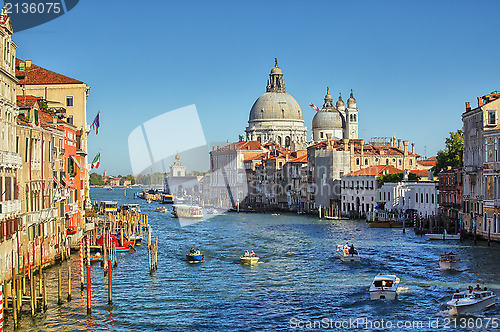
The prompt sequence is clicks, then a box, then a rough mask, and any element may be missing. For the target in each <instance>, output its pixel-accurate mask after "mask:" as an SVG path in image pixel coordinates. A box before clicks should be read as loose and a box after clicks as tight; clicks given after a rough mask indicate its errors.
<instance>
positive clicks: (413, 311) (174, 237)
mask: <svg viewBox="0 0 500 332" xmlns="http://www.w3.org/2000/svg"><path fill="white" fill-rule="evenodd" d="M91 194H92V196H93V199H94V200H97V201H99V200H116V201H118V202H119V204H123V203H132V202H134V203H141V205H142V211H143V212H146V213H148V214H149V216H150V219H149V220H150V224H151V225H152V227H153V230H154V234H153V236H158V242H159V252H158V255H159V257H158V271H157V272H156V273H154V274H152V275H150V274H149V270H148V258H147V248H146V246H145V245H144V246H143V247H138V250H137V251H136V252H135V253H132V254H129V253H125V254H119V257H118V267H117V269H116V270H115V271H114V284H113V290H114V297H113V305H112V306H109V305H107V303H106V302H107V288H106V280H105V278H104V274H103V270H102V268H101V267H100V266H99V265H93V266H92V296H93V306H92V314H91V315H90V316H87V314H86V302H85V294H84V293H81V292H80V290H79V289H76V290H74V291H73V300H72V301H71V302H67V301H64V303H63V304H62V305H60V306H58V305H57V304H56V299H57V279H56V277H57V269H56V268H53V269H51V270H49V271H48V276H49V279H50V282H49V301H50V303H49V308H48V310H47V312H46V313H40V314H38V315H37V316H36V317H35V319H31V317H28V316H27V315H25V316H24V318H23V319H22V321H21V325H20V329H21V330H22V331H54V330H57V331H79V330H90V331H287V330H293V329H294V328H296V329H299V330H300V328H302V327H303V328H304V330H306V327H307V326H308V325H307V324H309V323H310V324H312V323H314V322H319V321H322V322H323V327H328V328H331V329H336V327H340V323H339V322H348V321H349V319H351V321H352V320H355V319H363V320H364V322H365V323H366V324H367V325H358V326H357V328H353V326H351V327H350V328H352V330H375V328H376V327H381V325H380V322H381V321H382V320H383V324H388V322H390V323H391V324H393V326H392V328H393V329H394V330H395V331H396V330H406V331H417V330H418V331H436V330H443V329H444V328H445V327H446V326H445V323H447V322H448V323H450V324H449V325H448V327H450V329H449V330H463V331H469V330H472V328H471V327H473V326H472V325H469V326H468V327H466V328H463V329H461V328H459V327H457V328H454V327H453V326H454V324H453V321H450V320H449V319H450V317H451V316H449V315H448V313H447V310H448V309H447V307H446V305H445V303H446V301H447V300H449V299H450V297H451V295H452V293H453V290H454V289H456V288H460V289H463V288H465V287H466V286H468V285H469V284H474V285H475V284H476V283H479V284H481V285H484V286H487V287H489V288H490V289H493V290H494V291H495V292H496V294H497V296H498V297H499V298H497V301H498V300H500V245H498V244H496V243H492V245H491V246H490V247H488V246H487V244H486V242H479V243H478V245H477V246H474V244H473V243H472V242H464V243H462V244H460V245H459V244H458V243H457V242H448V241H446V242H442V241H436V242H431V241H428V240H426V238H425V237H421V236H417V235H415V234H414V233H413V230H412V229H410V230H408V231H407V232H406V234H403V233H402V231H401V229H370V228H368V226H367V224H366V223H365V222H364V221H333V222H328V221H321V220H318V219H317V218H316V217H314V216H298V215H294V214H281V215H269V214H243V213H241V214H236V213H229V214H225V215H219V216H216V217H214V218H212V219H209V220H206V221H203V222H200V223H197V224H194V225H191V226H186V227H180V226H179V223H178V221H177V220H176V219H170V218H168V217H167V215H166V214H162V213H157V212H154V209H155V208H156V207H157V206H158V204H156V203H152V204H146V203H145V202H144V201H142V200H141V201H139V200H138V199H134V198H133V191H131V189H128V190H127V197H125V196H124V191H123V189H115V190H114V191H106V190H104V189H101V188H93V189H92V191H91ZM346 241H349V242H351V241H352V242H353V243H355V244H356V246H357V248H358V249H359V250H360V252H361V254H362V262H361V263H357V264H356V263H354V264H353V263H342V262H340V261H339V260H338V259H336V258H335V253H334V252H335V247H336V245H337V244H342V243H345V242H346ZM191 247H195V248H200V250H201V251H202V252H203V253H204V254H205V262H203V263H202V264H199V265H190V264H187V263H186V262H185V261H183V257H184V255H185V254H186V252H187V251H188V250H189V248H191ZM252 249H253V250H254V251H255V252H256V253H258V254H259V256H260V257H261V263H260V264H259V265H257V266H244V265H241V264H239V261H238V257H239V256H240V254H241V253H242V252H243V251H244V250H252ZM449 250H453V251H454V252H457V253H458V254H459V255H460V256H461V257H462V260H463V262H462V263H463V264H462V271H459V272H443V271H440V270H439V269H438V262H437V260H438V257H439V255H440V254H442V253H443V252H444V251H449ZM66 264H67V263H64V264H63V265H62V269H63V272H65V271H66ZM69 264H72V271H73V283H74V287H75V286H77V284H78V283H79V281H78V280H79V279H78V255H74V256H73V260H72V261H71V262H70V263H69ZM381 272H384V273H394V274H397V275H398V276H399V277H400V278H401V287H400V292H399V299H398V300H396V301H370V300H369V294H368V288H369V285H370V282H371V281H372V280H373V277H374V276H375V275H376V274H377V273H381ZM499 307H500V306H496V307H494V308H493V309H491V310H488V311H486V312H483V313H480V314H478V315H476V316H470V317H467V318H468V319H469V318H470V319H472V320H473V321H474V322H479V321H481V322H482V324H483V326H482V327H481V328H480V329H476V330H481V331H490V330H491V331H493V330H498V329H495V328H493V327H492V324H491V323H492V322H495V321H496V322H497V323H499V321H498V319H500V309H499ZM477 318H480V319H479V320H477ZM429 320H431V321H432V324H434V325H432V324H431V326H429ZM327 321H328V324H326V322H327ZM358 322H360V321H358ZM370 322H371V324H372V325H369V323H370ZM377 322H378V323H377ZM397 322H409V323H405V324H406V327H405V328H396V324H397ZM415 322H422V325H421V326H419V325H418V323H417V325H415V324H416V323H415ZM487 322H490V325H489V326H488V327H487V328H485V325H486V323H487ZM436 323H438V324H439V325H438V326H436V325H435V324H436ZM462 323H463V322H462ZM469 323H470V322H469ZM377 324H379V325H377ZM410 324H413V325H412V326H410ZM475 324H478V323H475ZM457 325H458V326H460V321H457ZM316 326H318V325H316ZM382 326H385V328H381V329H380V330H389V329H390V328H387V325H382ZM401 326H402V325H401ZM435 327H438V329H436V328H435ZM476 327H478V326H476ZM6 330H7V331H8V330H12V319H9V320H8V321H7V328H6ZM338 330H349V327H347V326H346V325H345V324H344V327H342V328H340V329H338Z"/></svg>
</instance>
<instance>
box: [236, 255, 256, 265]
mask: <svg viewBox="0 0 500 332" xmlns="http://www.w3.org/2000/svg"><path fill="white" fill-rule="evenodd" d="M240 261H241V264H250V265H253V264H257V262H258V261H259V256H245V255H242V256H240Z"/></svg>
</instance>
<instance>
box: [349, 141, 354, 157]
mask: <svg viewBox="0 0 500 332" xmlns="http://www.w3.org/2000/svg"><path fill="white" fill-rule="evenodd" d="M349 148H350V149H351V155H353V154H354V142H352V143H351V142H349Z"/></svg>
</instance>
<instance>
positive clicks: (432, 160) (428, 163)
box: [417, 156, 437, 170]
mask: <svg viewBox="0 0 500 332" xmlns="http://www.w3.org/2000/svg"><path fill="white" fill-rule="evenodd" d="M436 165H437V156H432V157H429V158H427V159H422V160H417V169H422V170H430V169H431V168H433V167H434V166H436Z"/></svg>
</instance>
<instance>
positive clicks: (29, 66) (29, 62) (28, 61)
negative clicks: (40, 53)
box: [26, 59, 31, 68]
mask: <svg viewBox="0 0 500 332" xmlns="http://www.w3.org/2000/svg"><path fill="white" fill-rule="evenodd" d="M26 68H31V59H26Z"/></svg>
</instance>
